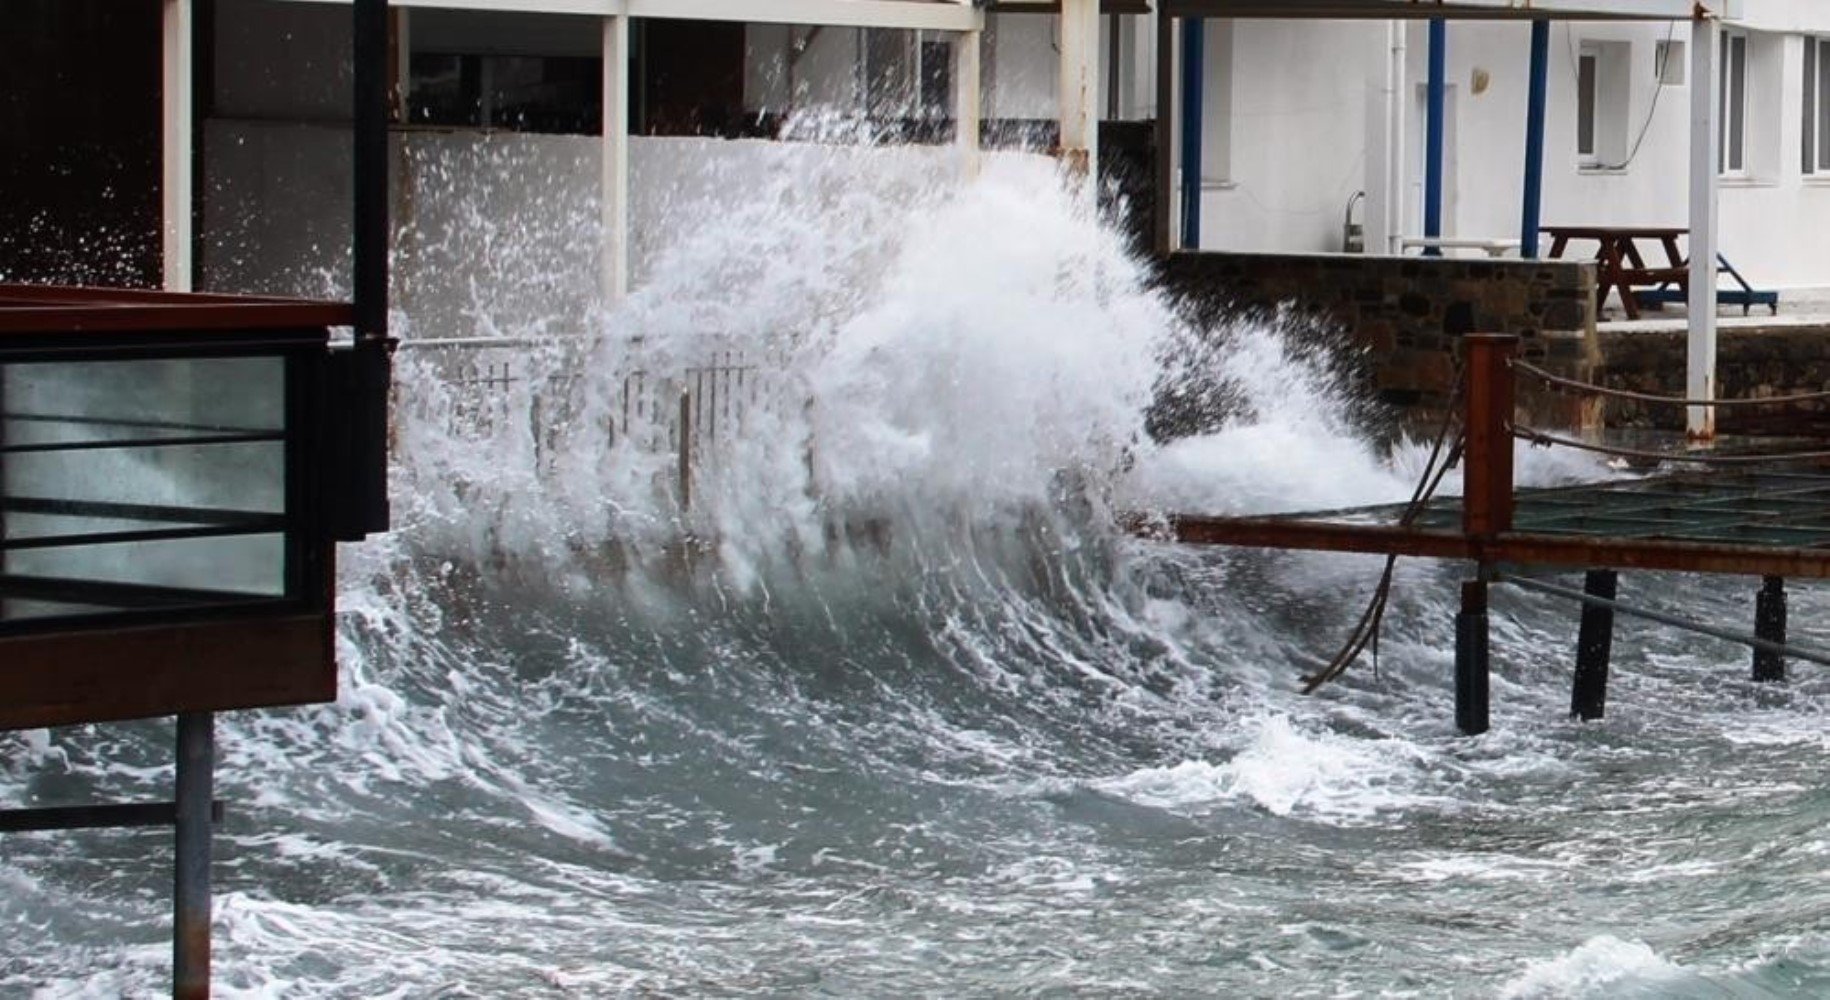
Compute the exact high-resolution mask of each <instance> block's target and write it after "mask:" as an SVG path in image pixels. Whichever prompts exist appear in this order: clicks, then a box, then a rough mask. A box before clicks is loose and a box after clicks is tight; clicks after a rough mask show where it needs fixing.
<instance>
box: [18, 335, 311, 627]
mask: <svg viewBox="0 0 1830 1000" xmlns="http://www.w3.org/2000/svg"><path fill="white" fill-rule="evenodd" d="M285 364H286V362H285V360H284V359H283V358H280V357H253V358H177V359H157V360H134V361H93V362H83V361H33V362H15V363H11V364H6V365H0V621H18V620H22V619H25V618H39V617H46V616H66V615H85V614H93V613H97V612H112V611H120V610H127V609H137V608H161V607H195V606H207V605H210V604H219V603H234V602H239V601H245V600H248V599H250V598H271V597H280V596H284V595H285V593H286V581H287V577H286V564H287V558H286V551H287V546H286V535H285V526H286V520H285V513H286V487H287V471H286V470H287V461H286V459H287V442H286V435H285V419H286V370H285Z"/></svg>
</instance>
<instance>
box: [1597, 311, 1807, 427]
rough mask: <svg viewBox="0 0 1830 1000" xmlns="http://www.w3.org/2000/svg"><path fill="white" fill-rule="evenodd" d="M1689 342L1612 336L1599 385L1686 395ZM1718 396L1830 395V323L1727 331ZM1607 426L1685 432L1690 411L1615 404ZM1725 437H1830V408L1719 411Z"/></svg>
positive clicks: (1679, 335)
mask: <svg viewBox="0 0 1830 1000" xmlns="http://www.w3.org/2000/svg"><path fill="white" fill-rule="evenodd" d="M1687 352H1688V337H1687V335H1686V334H1685V333H1683V332H1682V331H1670V332H1657V333H1652V332H1639V331H1626V330H1609V331H1606V332H1604V333H1602V334H1601V336H1600V353H1601V363H1600V365H1599V368H1598V370H1597V376H1598V379H1597V380H1598V381H1599V382H1601V384H1603V385H1606V386H1609V387H1610V388H1615V389H1627V390H1631V391H1633V392H1641V393H1648V394H1652V395H1658V396H1677V397H1681V396H1683V395H1685V379H1686V374H1685V373H1686V366H1687ZM1716 379H1717V381H1718V388H1717V395H1718V396H1720V397H1721V398H1723V399H1749V398H1760V397H1772V396H1793V395H1802V394H1805V393H1814V392H1825V391H1830V324H1826V325H1814V326H1784V327H1772V326H1769V327H1758V328H1743V329H1734V330H1721V331H1719V332H1718V333H1717V340H1716ZM1603 415H1604V419H1605V420H1606V422H1607V426H1608V427H1641V428H1657V429H1659V430H1672V431H1681V430H1683V429H1684V411H1683V409H1682V408H1679V407H1674V406H1662V405H1653V404H1647V403H1641V402H1638V401H1634V400H1621V399H1611V400H1608V401H1607V403H1606V405H1605V409H1604V411H1603ZM1716 429H1717V430H1718V431H1720V432H1722V433H1726V434H1788V435H1789V434H1798V435H1809V436H1824V435H1826V434H1830V403H1827V402H1824V401H1813V402H1806V403H1800V404H1797V405H1793V406H1786V407H1770V408H1769V407H1729V408H1725V409H1722V410H1718V411H1717V414H1716Z"/></svg>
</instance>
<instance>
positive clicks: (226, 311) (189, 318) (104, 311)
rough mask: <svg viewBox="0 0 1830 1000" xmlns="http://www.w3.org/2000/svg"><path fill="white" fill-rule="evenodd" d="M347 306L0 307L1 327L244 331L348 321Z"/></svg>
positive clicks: (10, 330) (14, 330)
mask: <svg viewBox="0 0 1830 1000" xmlns="http://www.w3.org/2000/svg"><path fill="white" fill-rule="evenodd" d="M354 321H355V313H354V312H353V311H352V310H351V309H350V307H349V306H344V305H337V304H334V303H315V302H255V303H245V302H235V303H227V302H204V303H185V304H182V305H137V304H136V305H99V306H97V305H87V304H85V305H67V306H49V305H47V306H28V307H17V308H0V333H7V334H43V333H123V332H130V331H134V332H137V331H143V330H185V331H204V330H207V331H229V332H233V331H240V330H259V329H266V328H269V327H314V326H315V327H326V326H349V325H351V323H353V322H354Z"/></svg>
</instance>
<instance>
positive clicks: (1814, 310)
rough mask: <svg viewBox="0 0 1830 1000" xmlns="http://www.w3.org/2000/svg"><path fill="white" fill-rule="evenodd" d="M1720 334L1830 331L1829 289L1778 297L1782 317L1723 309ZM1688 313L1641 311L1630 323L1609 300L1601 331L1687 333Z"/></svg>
mask: <svg viewBox="0 0 1830 1000" xmlns="http://www.w3.org/2000/svg"><path fill="white" fill-rule="evenodd" d="M1717 315H1718V316H1719V317H1720V318H1719V319H1718V320H1717V329H1720V330H1793V329H1798V328H1800V327H1830V288H1800V289H1787V290H1783V291H1781V292H1780V293H1779V315H1777V316H1775V315H1773V314H1771V313H1770V312H1768V310H1767V309H1766V307H1764V306H1755V307H1754V308H1753V309H1752V310H1750V311H1749V312H1748V314H1747V315H1746V316H1743V315H1741V307H1740V306H1723V307H1722V309H1721V310H1720V312H1718V313H1717ZM1687 316H1688V310H1686V309H1685V308H1684V307H1683V306H1677V305H1673V306H1666V307H1665V308H1664V309H1661V310H1648V309H1641V310H1640V318H1639V319H1634V320H1630V319H1627V318H1626V316H1625V314H1624V313H1623V312H1622V311H1621V308H1620V303H1619V301H1618V300H1616V299H1615V298H1614V297H1612V296H1610V297H1609V300H1608V304H1607V306H1606V307H1605V308H1604V309H1603V310H1602V312H1601V322H1600V324H1599V329H1600V330H1601V331H1602V332H1605V333H1615V332H1618V333H1673V332H1678V333H1681V332H1685V331H1687V330H1688V326H1687V325H1686V317H1687Z"/></svg>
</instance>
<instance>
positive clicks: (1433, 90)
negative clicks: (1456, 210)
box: [1423, 17, 1449, 257]
mask: <svg viewBox="0 0 1830 1000" xmlns="http://www.w3.org/2000/svg"><path fill="white" fill-rule="evenodd" d="M1448 48H1449V26H1448V22H1447V21H1445V20H1443V19H1442V18H1440V17H1437V18H1431V19H1430V82H1429V108H1428V112H1427V123H1426V130H1425V132H1424V153H1423V160H1424V163H1423V235H1424V236H1426V237H1428V238H1431V239H1436V238H1438V237H1441V236H1442V141H1443V126H1444V121H1443V118H1444V104H1445V103H1446V98H1447V96H1448V87H1449V82H1448ZM1423 252H1424V254H1426V255H1427V256H1431V257H1438V256H1441V255H1442V251H1440V250H1438V249H1436V248H1435V247H1426V248H1424V251H1423Z"/></svg>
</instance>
